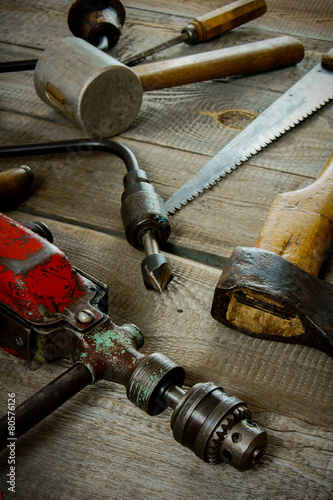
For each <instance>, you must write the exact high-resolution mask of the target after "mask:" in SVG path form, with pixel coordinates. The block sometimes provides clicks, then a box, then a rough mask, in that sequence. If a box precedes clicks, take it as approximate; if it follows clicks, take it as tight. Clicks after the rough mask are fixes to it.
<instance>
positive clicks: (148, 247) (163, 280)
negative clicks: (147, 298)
mask: <svg viewBox="0 0 333 500" xmlns="http://www.w3.org/2000/svg"><path fill="white" fill-rule="evenodd" d="M142 241H143V245H144V249H145V252H146V257H145V258H144V259H143V261H142V263H141V271H142V276H143V281H144V284H145V286H146V288H147V289H148V290H157V291H158V292H160V293H161V292H162V291H163V290H164V289H165V288H166V287H167V285H168V284H169V283H170V281H171V280H172V278H173V275H172V272H171V268H170V264H169V261H168V259H167V258H166V257H165V256H164V255H163V254H161V253H160V249H159V246H158V242H157V240H156V238H155V236H154V233H153V231H151V230H148V231H146V232H145V233H144V235H143V237H142Z"/></svg>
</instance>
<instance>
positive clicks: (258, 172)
mask: <svg viewBox="0 0 333 500" xmlns="http://www.w3.org/2000/svg"><path fill="white" fill-rule="evenodd" d="M221 3H227V2H226V1H223V2H218V1H216V0H207V1H205V2H199V1H198V0H177V1H176V0H169V1H168V2H163V1H153V0H143V1H141V2H136V1H128V2H127V1H126V2H124V5H125V8H126V14H127V18H126V23H125V25H124V30H123V35H122V37H121V39H120V41H119V43H118V45H117V46H116V47H115V48H114V49H113V50H112V55H114V56H115V57H119V58H120V59H121V58H122V57H126V56H128V55H130V54H131V53H134V52H136V51H137V50H142V49H144V48H147V47H150V46H151V45H154V44H155V43H160V42H162V41H165V40H166V39H169V38H170V37H172V36H174V35H177V34H178V33H179V32H180V30H181V28H182V27H183V26H184V25H186V24H187V23H188V22H189V21H190V20H191V19H193V18H194V17H195V16H198V15H200V14H203V13H205V12H208V11H210V10H213V9H215V8H217V7H219V6H220V5H221ZM267 6H268V10H267V12H266V14H265V15H264V16H262V17H261V18H259V19H257V20H255V21H252V22H251V23H249V24H247V25H244V26H242V27H239V28H238V29H235V30H234V31H233V32H230V33H227V34H225V35H223V36H221V37H219V38H218V39H217V40H214V41H211V42H209V43H207V44H204V45H200V46H196V47H190V46H188V45H186V44H181V45H178V46H177V47H174V48H172V49H168V51H165V52H164V53H160V54H158V55H155V56H153V57H152V58H151V59H150V60H158V59H163V58H170V57H176V56H180V55H185V54H190V53H193V52H194V51H195V52H203V51H205V50H213V49H215V48H221V47H228V46H232V45H235V44H241V43H246V42H250V41H256V40H261V39H265V38H270V37H273V36H278V35H280V34H290V35H294V36H296V37H297V38H298V39H299V40H300V41H301V42H302V43H303V44H304V47H305V58H304V60H303V61H302V62H301V63H299V64H298V65H297V66H295V67H291V68H286V69H283V70H277V71H272V72H270V73H262V74H258V75H251V76H248V77H237V78H236V77H234V78H229V79H223V80H222V81H213V82H212V81H209V82H202V83H197V84H192V85H187V86H183V87H174V88H171V89H166V90H159V91H154V92H150V93H149V92H148V93H145V95H144V99H143V104H142V108H141V110H140V113H139V115H138V116H137V118H136V120H135V122H134V123H133V124H132V126H131V127H130V128H129V129H128V130H127V131H126V132H125V133H123V134H122V135H121V136H119V137H117V138H116V140H119V141H120V142H122V143H124V144H125V145H127V146H128V147H130V148H131V149H132V150H133V152H134V153H135V155H136V156H137V158H138V161H139V164H140V166H142V168H143V169H145V170H146V172H147V174H148V176H149V178H150V180H151V182H152V183H153V184H154V186H155V187H156V189H157V190H158V192H159V193H160V195H161V196H162V197H163V199H164V200H167V199H168V198H169V197H170V196H171V195H172V194H173V193H174V192H175V191H176V190H177V189H178V188H179V187H181V186H182V185H183V184H184V183H185V182H186V181H187V180H188V179H189V178H190V177H191V176H193V175H194V174H195V173H196V172H197V171H198V170H199V169H200V168H201V167H202V166H203V165H205V163H206V162H207V161H208V160H209V159H210V158H211V157H212V156H214V154H216V153H217V152H218V151H219V150H220V149H221V148H222V147H223V146H224V145H226V144H227V143H228V142H229V141H230V140H231V139H232V138H233V137H235V136H236V135H237V133H238V132H239V130H241V129H242V128H243V127H244V126H246V124H247V123H248V122H247V121H246V116H248V115H251V116H256V115H258V114H260V113H261V112H262V111H263V110H264V109H265V108H266V107H267V106H268V105H270V104H271V103H272V102H273V101H274V100H275V99H276V98H277V97H279V96H280V95H281V94H282V93H283V92H285V91H286V90H287V89H288V88H289V87H290V86H291V85H293V84H294V83H295V82H296V81H297V80H298V79H299V78H301V77H302V76H303V75H304V74H305V73H306V72H307V71H309V70H310V69H311V68H312V67H313V66H315V65H316V64H317V63H318V62H319V61H320V57H321V54H322V53H324V52H325V51H327V50H329V49H330V48H331V47H332V33H333V3H332V2H331V0H319V1H317V2H313V1H312V0H288V1H287V0H267ZM0 7H1V18H0V61H10V60H14V59H17V60H18V59H24V58H32V57H38V55H39V54H40V52H41V50H43V49H44V48H45V47H47V46H48V45H50V44H52V41H53V40H56V39H57V38H58V37H61V36H70V32H69V29H68V27H67V11H68V9H69V7H70V2H69V1H67V0H66V1H65V0H59V1H52V0H50V1H48V2H44V1H42V0H25V1H23V0H16V1H13V0H1V3H0ZM230 110H231V111H232V112H233V120H232V121H224V124H221V123H220V122H219V121H218V117H219V116H220V115H223V116H224V117H226V118H228V111H230ZM332 111H333V108H332V104H331V103H330V104H328V105H326V106H325V107H324V108H323V109H321V110H320V111H319V112H317V113H315V114H314V115H313V116H312V117H310V118H308V119H307V120H306V121H305V122H304V123H303V124H301V125H299V126H297V127H296V128H295V129H294V130H292V131H291V132H289V133H288V134H287V135H285V136H283V137H282V138H280V139H279V140H277V141H276V142H275V143H273V144H272V145H270V146H269V147H268V148H266V149H265V150H263V151H262V152H260V153H259V154H257V155H256V156H254V157H253V158H252V159H251V160H250V161H248V162H246V163H245V164H244V165H243V166H241V167H240V168H238V169H237V170H236V171H235V172H233V174H232V175H230V176H228V177H227V178H226V179H225V180H223V181H222V182H220V183H218V184H217V185H216V186H214V188H213V189H211V190H210V191H207V192H206V193H205V194H204V195H202V196H200V197H199V198H197V199H196V200H195V201H194V202H192V203H190V204H189V205H188V206H187V207H185V208H183V209H182V210H181V211H179V212H177V213H176V214H175V215H174V216H172V217H171V218H170V219H171V225H172V234H171V237H170V239H169V243H168V244H167V246H166V248H165V250H166V251H167V252H168V256H169V258H170V261H171V263H172V267H173V271H174V275H175V278H174V280H173V282H172V283H171V284H170V286H169V288H168V290H167V291H166V292H163V294H161V295H160V294H155V293H153V292H148V291H146V290H145V289H144V286H143V283H142V278H141V273H140V263H141V260H142V258H143V254H142V253H140V252H139V251H138V250H136V249H134V248H131V247H130V246H129V245H128V243H127V242H126V240H125V239H124V235H123V228H122V223H121V219H120V213H119V212H120V198H121V193H122V178H123V175H124V173H125V169H124V166H123V164H122V162H121V161H120V160H119V159H117V158H115V157H113V156H110V155H108V154H105V153H87V154H82V155H78V154H75V153H68V154H61V155H53V156H41V157H28V156H27V157H26V158H24V159H2V160H0V171H4V170H7V169H8V168H12V167H15V166H18V165H20V164H22V163H25V164H27V165H30V166H31V168H33V170H34V172H35V182H34V184H33V186H32V188H31V189H30V190H29V193H28V194H29V195H28V196H27V198H26V199H25V201H24V202H23V203H22V204H21V205H20V206H18V207H17V210H15V211H11V212H8V215H9V216H11V217H13V218H14V219H16V220H18V221H19V222H22V223H25V222H27V221H31V220H36V219H38V220H43V221H45V222H46V223H47V224H48V225H49V227H50V229H51V230H52V232H53V234H54V239H55V243H56V245H57V246H59V247H60V248H61V249H62V250H63V251H64V252H65V253H66V254H67V255H68V257H69V258H70V260H71V262H72V263H73V264H74V265H76V266H77V267H79V268H81V269H82V270H84V271H86V272H89V273H90V274H91V275H93V276H95V277H96V278H99V279H101V280H103V281H104V282H105V283H107V284H108V286H109V287H110V304H109V313H110V316H111V319H112V320H113V321H114V322H115V323H116V324H123V323H126V322H131V323H134V324H136V325H138V326H139V327H140V329H141V331H142V332H143V333H144V336H145V346H144V348H143V352H146V353H149V352H156V351H159V352H162V353H165V354H167V355H168V356H169V357H171V358H173V359H174V360H175V361H176V362H178V363H180V364H182V365H183V366H184V368H185V369H186V371H187V377H186V385H187V386H189V385H192V384H193V383H196V382H199V381H208V380H211V381H215V382H217V383H219V384H221V385H222V386H223V387H224V388H225V390H227V391H228V392H229V393H232V394H234V395H236V396H238V397H240V398H244V400H245V401H246V402H247V404H248V406H249V407H250V408H251V410H252V413H253V418H254V420H256V421H257V422H258V423H259V424H260V425H261V426H263V427H264V428H265V429H266V430H267V433H268V438H269V446H268V449H267V454H266V456H265V458H264V460H263V463H262V464H261V465H260V466H258V467H257V468H255V469H253V470H251V471H247V472H245V473H240V472H237V471H235V470H233V469H232V468H231V467H228V466H210V465H207V464H205V463H203V462H200V461H199V460H198V459H197V458H196V457H195V456H193V455H192V453H191V452H189V451H188V450H186V449H183V448H182V447H181V446H180V445H178V444H177V443H176V442H175V441H174V440H173V437H172V433H171V431H170V428H169V420H170V415H171V412H169V411H166V412H165V413H163V414H162V415H160V416H158V417H149V416H147V415H145V414H144V413H142V412H141V411H140V410H138V409H137V408H135V407H134V406H133V405H131V404H130V403H129V402H128V401H127V399H126V396H125V393H124V390H123V388H122V387H119V386H117V385H115V384H111V383H107V382H99V383H97V384H96V385H94V386H90V387H87V388H86V389H85V390H83V391H82V392H81V393H80V394H78V395H77V396H76V397H75V398H73V399H72V400H71V401H68V402H67V403H66V404H65V405H64V406H63V407H62V408H61V409H59V410H58V411H57V412H55V413H54V414H53V415H51V416H50V417H48V418H47V419H46V420H45V421H44V422H42V423H40V424H39V425H38V426H36V427H35V428H34V429H33V430H31V431H30V432H29V433H27V434H26V435H25V436H23V437H22V438H21V439H20V440H19V441H18V442H17V446H16V453H17V469H16V470H17V474H16V494H15V498H19V499H31V500H39V499H41V500H42V499H45V498H65V499H67V498H75V499H76V498H83V497H89V498H98V499H108V498H111V499H134V498H135V499H148V498H149V499H150V498H154V499H155V498H162V499H164V498H165V499H166V498H170V499H176V498H184V499H188V498H191V499H192V498H193V499H206V498H207V499H208V498H209V499H220V498H223V499H224V498H230V499H252V498H253V499H254V498H257V499H267V498H270V497H271V498H281V499H284V498H295V499H300V500H303V499H314V498H316V499H317V498H319V499H329V498H332V470H333V435H332V425H333V412H332V410H333V404H332V375H333V363H332V359H331V358H329V357H328V356H326V355H325V354H324V353H322V352H320V351H317V350H315V349H311V348H308V347H303V346H297V345H288V344H281V343H273V342H268V341H262V340H258V339H254V338H250V337H247V336H245V335H243V334H240V333H238V332H235V331H232V330H229V329H227V328H226V327H224V326H222V325H221V324H219V323H218V322H216V321H215V320H213V319H212V318H211V316H210V307H211V303H212V297H213V293H214V288H215V285H216V282H217V280H218V278H219V276H220V274H221V269H222V268H223V266H224V264H225V262H226V260H227V258H228V257H229V256H230V254H231V252H232V250H233V248H234V247H235V246H237V245H244V246H246V245H248V246H251V245H253V244H254V243H255V241H256V238H257V235H258V233H259V231H260V228H261V226H262V223H263V221H264V218H265V216H266V214H267V212H268V210H269V207H270V205H271V202H272V200H273V199H274V197H275V195H276V194H277V193H278V192H283V191H289V190H293V189H298V188H302V187H304V186H306V185H309V184H310V183H311V182H312V181H313V180H314V179H315V178H316V177H317V176H318V175H319V173H320V172H321V170H322V168H323V167H324V165H325V163H326V161H327V160H328V158H329V156H330V154H331V152H332V128H333V113H332ZM229 116H230V115H229ZM82 137H85V135H84V134H83V133H82V132H81V131H80V130H78V129H76V128H75V127H74V126H73V125H72V124H71V123H69V122H67V121H66V120H65V119H64V118H62V117H60V116H58V115H57V113H56V112H55V111H53V110H51V109H50V108H48V107H47V106H46V105H45V104H44V103H42V102H41V101H40V100H39V98H38V97H37V95H36V94H35V91H34V86H33V73H32V72H21V73H8V74H2V75H1V76H0V142H1V144H20V143H21V144H22V143H37V142H47V141H56V140H63V139H66V140H67V139H75V138H82ZM326 264H327V265H326V266H325V270H324V272H323V275H322V278H323V279H325V280H327V281H328V282H330V283H333V263H332V259H330V260H329V261H327V263H326ZM0 360H1V365H0V411H1V414H3V413H4V412H5V411H6V407H7V393H8V392H15V394H16V398H17V401H18V402H21V401H23V400H24V399H26V398H27V397H28V396H29V395H31V394H32V393H33V392H35V391H36V390H38V389H39V388H40V387H41V386H43V385H45V384H46V383H47V382H49V381H51V380H52V379H53V378H55V377H56V376H57V375H59V374H60V373H62V371H63V370H64V369H65V368H66V367H67V366H68V363H67V362H65V361H62V362H59V363H55V364H50V365H47V366H43V367H41V368H40V369H39V370H37V371H34V370H32V367H31V366H30V365H29V364H27V363H24V362H22V361H21V360H17V359H15V358H13V357H12V356H10V355H9V354H7V353H5V352H1V353H0ZM7 473H8V463H7V455H6V452H2V453H1V454H0V491H2V492H3V498H4V499H5V500H7V498H14V495H11V494H10V493H9V492H8V490H7V486H8V485H7V484H6V481H7V477H6V474H7Z"/></svg>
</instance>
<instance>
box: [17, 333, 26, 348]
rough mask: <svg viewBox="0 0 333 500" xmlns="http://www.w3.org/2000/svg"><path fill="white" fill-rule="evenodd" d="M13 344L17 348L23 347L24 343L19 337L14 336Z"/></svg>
mask: <svg viewBox="0 0 333 500" xmlns="http://www.w3.org/2000/svg"><path fill="white" fill-rule="evenodd" d="M15 344H16V345H17V346H18V347H23V346H24V341H23V339H22V337H20V336H19V335H16V336H15Z"/></svg>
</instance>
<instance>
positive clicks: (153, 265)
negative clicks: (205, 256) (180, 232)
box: [0, 139, 173, 292]
mask: <svg viewBox="0 0 333 500" xmlns="http://www.w3.org/2000/svg"><path fill="white" fill-rule="evenodd" d="M73 151H75V152H82V151H104V152H107V153H111V154H114V155H116V156H118V157H119V158H121V159H122V160H123V162H124V163H125V165H126V168H127V174H126V175H125V177H124V181H123V182H124V187H125V190H124V192H123V195H122V199H121V217H122V221H123V226H124V230H125V234H126V238H127V241H128V242H129V243H130V244H131V245H132V246H134V247H135V248H138V249H140V250H144V251H145V253H146V257H145V259H143V261H142V263H141V271H142V276H143V281H144V284H145V286H146V288H147V289H148V290H157V291H158V292H162V291H163V290H164V289H165V288H166V287H167V285H168V284H169V283H170V281H171V280H172V278H173V275H172V272H171V268H170V263H169V261H168V259H167V258H166V256H165V255H164V254H161V253H160V250H159V248H160V246H161V245H162V244H163V243H165V242H166V241H167V239H168V237H169V235H170V224H169V220H168V214H167V211H166V209H165V207H164V202H163V200H162V198H161V197H160V196H159V194H158V193H157V192H156V190H155V188H154V186H153V185H152V184H151V183H150V182H149V180H148V177H147V174H146V172H145V171H144V170H142V169H141V168H140V167H139V165H138V162H137V159H136V157H135V155H134V154H133V152H132V151H131V150H130V149H129V148H127V147H126V146H124V145H123V144H120V143H119V142H116V141H112V140H97V139H81V140H71V141H62V142H49V143H41V144H19V145H17V146H0V158H16V157H22V156H32V155H34V156H35V155H37V156H38V155H44V154H55V153H69V152H73ZM21 168H22V167H21ZM24 168H25V169H29V167H24ZM29 170H30V169H29ZM30 172H31V171H30ZM8 179H9V176H7V177H6V180H8ZM2 184H3V183H2ZM11 184H12V185H14V186H16V188H15V189H16V190H17V189H18V186H19V185H20V186H21V189H24V186H25V183H24V179H23V174H22V173H21V176H20V178H18V175H17V176H16V178H15V179H13V180H12V182H11ZM3 185H4V184H3ZM0 189H1V187H0ZM7 189H8V182H6V185H4V188H3V189H2V190H1V191H0V195H2V194H4V193H3V192H5V191H7ZM10 192H11V191H10ZM1 200H2V198H1V196H0V209H1V203H2V205H4V203H6V202H8V195H6V197H4V198H3V200H2V201H1Z"/></svg>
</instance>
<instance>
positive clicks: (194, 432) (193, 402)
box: [127, 353, 267, 471]
mask: <svg viewBox="0 0 333 500" xmlns="http://www.w3.org/2000/svg"><path fill="white" fill-rule="evenodd" d="M184 375H185V374H184V370H183V369H182V368H181V367H179V366H177V365H176V364H175V363H174V362H173V361H171V360H170V359H168V358H167V357H166V356H164V355H162V354H159V353H154V354H151V355H149V356H147V357H145V358H143V359H142V360H141V361H140V363H139V364H138V365H137V366H136V368H135V369H134V371H133V373H132V375H131V378H130V381H129V383H128V386H127V397H128V398H129V400H130V401H131V402H132V403H134V404H135V405H136V406H138V407H139V408H141V409H142V410H144V411H146V413H148V414H149V415H157V414H159V413H161V412H162V411H163V410H165V409H166V408H167V407H168V406H169V407H171V408H173V410H174V411H173V414H172V417H171V428H172V430H173V435H174V438H175V440H176V441H178V442H179V443H180V444H181V445H183V446H185V447H186V448H189V449H190V450H192V451H193V452H194V453H195V454H196V456H197V457H199V458H200V459H201V460H203V461H204V462H209V463H214V464H217V463H219V462H224V463H228V464H229V465H231V466H232V467H234V468H235V469H237V470H240V471H244V470H247V469H250V468H251V467H253V466H254V465H255V464H257V463H258V462H259V460H260V459H261V458H262V456H263V454H264V452H265V448H266V446H267V434H266V432H265V431H263V430H262V429H260V428H259V426H258V425H257V424H256V423H254V422H252V421H251V420H250V418H251V413H250V410H249V409H248V408H247V406H246V404H245V403H244V402H243V401H241V400H240V399H238V398H237V397H235V396H230V395H229V394H227V393H226V392H225V391H224V390H223V389H222V388H221V387H219V386H218V385H216V384H213V383H212V382H207V383H199V384H196V385H194V386H193V387H191V388H190V389H189V390H188V391H187V392H186V391H184V390H183V389H182V388H181V386H182V384H183V381H184Z"/></svg>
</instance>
